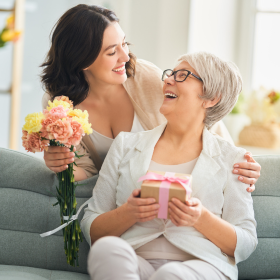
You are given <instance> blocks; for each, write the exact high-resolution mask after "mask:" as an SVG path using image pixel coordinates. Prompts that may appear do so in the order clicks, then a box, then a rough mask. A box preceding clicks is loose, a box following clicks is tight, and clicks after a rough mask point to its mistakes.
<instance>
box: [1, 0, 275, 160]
mask: <svg viewBox="0 0 280 280" xmlns="http://www.w3.org/2000/svg"><path fill="white" fill-rule="evenodd" d="M81 3H83V4H88V5H90V4H97V5H102V6H105V7H107V8H109V9H112V10H113V11H115V13H116V14H117V16H118V17H119V19H120V25H121V27H122V29H123V30H124V32H125V33H126V37H127V40H128V41H129V42H131V43H132V46H131V50H132V52H133V53H134V54H135V55H136V56H137V57H138V58H142V59H146V60H148V61H151V62H153V63H154V64H156V65H157V66H158V67H160V68H161V69H163V70H164V69H166V68H172V67H173V65H174V63H175V61H176V59H177V58H178V57H179V55H181V54H183V53H187V52H194V51H208V52H212V53H214V54H216V55H218V56H219V57H221V58H223V59H226V60H230V61H233V62H235V63H236V64H237V66H238V67H239V69H240V71H241V74H242V77H243V81H244V86H243V92H242V94H241V96H240V98H239V101H238V103H237V105H236V107H235V108H234V110H233V112H232V113H231V114H230V115H229V116H227V117H226V118H225V119H224V123H225V124H226V126H227V128H228V130H229V132H230V133H231V135H232V137H233V139H234V141H235V143H236V145H239V146H243V147H245V148H246V149H247V150H248V151H251V152H252V153H253V154H280V124H279V123H280V94H279V91H280V70H279V65H280V36H279V30H280V1H279V0H246V1H244V0H226V1H225V0H211V1H209V0H172V1H170V0H152V1H151V0H133V1H131V0H84V1H78V0H48V1H45V0H25V3H24V5H23V7H22V8H21V9H22V14H21V17H22V18H21V24H22V26H23V28H22V29H23V30H20V31H21V34H20V35H19V36H20V38H19V40H18V42H17V43H13V42H7V43H6V44H5V45H4V46H3V47H0V119H1V122H0V147H4V148H9V147H11V145H12V144H11V143H12V141H13V147H11V148H14V149H17V150H19V151H21V152H25V151H24V149H23V147H22V146H21V127H22V126H23V124H24V118H25V116H26V115H27V114H29V113H33V112H39V111H41V110H42V108H41V98H42V95H43V93H44V91H43V89H42V86H41V83H40V77H39V75H40V72H41V69H40V67H39V65H40V64H41V63H42V62H43V61H44V58H45V56H46V54H47V52H48V49H49V46H50V41H49V35H50V32H51V30H52V27H53V26H54V24H55V23H56V21H57V20H58V19H59V17H60V16H61V15H62V14H63V13H64V12H65V11H66V10H68V9H69V8H71V7H73V6H75V5H77V4H81ZM13 6H14V0H0V11H1V12H0V32H1V30H2V29H3V28H4V27H5V26H6V25H7V22H6V21H7V18H9V16H10V15H11V12H9V11H7V10H9V9H11V8H13ZM23 24H24V25H23ZM0 43H1V41H0ZM17 44H18V52H19V54H20V53H21V52H22V66H21V63H20V62H19V64H14V65H16V66H14V68H13V62H14V63H15V60H16V59H19V61H20V60H21V59H20V58H17V57H16V55H15V52H14V50H15V48H16V45H17ZM0 46H1V44H0ZM17 65H18V66H17ZM17 68H20V69H17ZM19 70H21V71H19ZM15 71H17V75H16V76H14V75H15V74H14V72H15ZM21 72H22V75H21ZM13 79H18V81H19V84H18V89H17V93H16V94H17V95H16V98H14V101H13V102H12V94H11V93H9V91H10V88H11V85H12V84H13ZM14 96H15V95H14ZM15 99H16V101H17V103H18V105H14V102H15ZM12 103H13V104H12ZM11 108H13V109H11ZM12 110H14V111H16V113H15V112H14V116H15V117H13V118H16V119H18V121H19V124H18V127H17V128H16V131H15V132H14V134H13V135H14V136H13V138H14V139H11V136H10V132H11V129H12V128H13V125H14V123H16V122H15V120H12V118H11V113H12ZM16 114H17V115H16ZM31 155H33V154H31ZM34 156H37V157H42V153H37V154H35V155H34Z"/></svg>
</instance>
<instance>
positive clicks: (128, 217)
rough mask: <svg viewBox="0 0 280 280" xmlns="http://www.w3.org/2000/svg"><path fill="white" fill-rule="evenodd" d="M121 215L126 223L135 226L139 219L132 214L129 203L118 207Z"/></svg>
mask: <svg viewBox="0 0 280 280" xmlns="http://www.w3.org/2000/svg"><path fill="white" fill-rule="evenodd" d="M116 210H117V213H118V215H119V216H120V217H122V218H123V219H124V220H125V222H126V223H128V224H131V226H133V225H134V224H135V223H136V222H137V221H136V218H135V217H134V216H133V215H132V214H131V211H130V209H129V208H128V203H127V202H126V203H124V204H123V205H122V206H120V207H119V208H117V209H116Z"/></svg>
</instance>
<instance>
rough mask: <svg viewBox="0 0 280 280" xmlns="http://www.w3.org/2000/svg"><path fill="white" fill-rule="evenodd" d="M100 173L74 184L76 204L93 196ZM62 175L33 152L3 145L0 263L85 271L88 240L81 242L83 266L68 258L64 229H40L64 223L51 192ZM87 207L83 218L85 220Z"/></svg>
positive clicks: (0, 170) (0, 174)
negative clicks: (63, 235)
mask: <svg viewBox="0 0 280 280" xmlns="http://www.w3.org/2000/svg"><path fill="white" fill-rule="evenodd" d="M95 182H96V177H92V178H90V179H87V180H85V181H83V184H85V185H81V186H78V187H77V189H76V197H77V203H78V205H77V207H79V206H80V205H81V204H83V203H84V202H85V201H86V200H87V199H88V198H89V197H91V195H92V189H93V186H94V185H95ZM56 186H58V180H57V178H56V175H55V173H54V172H52V171H50V170H49V169H48V168H47V167H46V166H45V163H44V162H43V161H42V160H40V159H37V158H35V157H33V156H29V155H26V154H23V153H20V152H16V151H13V150H9V149H3V148H0V205H1V208H0V209H1V210H0V211H1V215H0V248H1V249H0V264H5V265H19V266H30V267H36V268H44V269H51V270H64V271H74V272H80V273H87V267H86V265H87V255H88V251H89V245H88V244H87V242H86V240H85V239H84V240H83V242H82V243H80V250H79V264H80V266H79V267H71V266H70V265H68V264H67V262H66V256H65V253H64V242H63V237H62V230H61V231H59V232H57V233H55V234H54V235H51V236H48V237H44V238H42V237H40V235H39V234H40V233H44V232H46V231H49V230H52V229H55V228H56V227H58V226H59V225H60V218H59V206H55V207H53V206H52V204H54V203H55V202H56V199H55V197H54V195H52V193H53V194H55V192H56V191H55V187H56ZM82 216H83V211H82V213H81V214H80V217H79V221H80V220H81V219H82Z"/></svg>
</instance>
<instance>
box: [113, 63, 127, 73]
mask: <svg viewBox="0 0 280 280" xmlns="http://www.w3.org/2000/svg"><path fill="white" fill-rule="evenodd" d="M112 71H113V72H115V73H116V74H119V75H123V74H124V73H125V65H123V66H120V67H118V68H115V69H113V70H112Z"/></svg>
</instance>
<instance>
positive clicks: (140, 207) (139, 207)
mask: <svg viewBox="0 0 280 280" xmlns="http://www.w3.org/2000/svg"><path fill="white" fill-rule="evenodd" d="M140 192H141V189H136V190H134V191H133V192H132V194H131V195H130V197H129V198H128V199H127V205H126V206H127V211H128V213H129V214H130V216H131V218H132V219H133V220H134V221H135V223H136V222H147V221H151V220H153V219H154V218H156V217H157V214H158V209H159V204H155V201H156V200H155V199H154V198H140V197H139V196H140Z"/></svg>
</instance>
